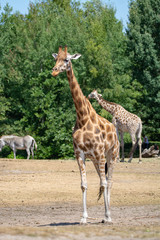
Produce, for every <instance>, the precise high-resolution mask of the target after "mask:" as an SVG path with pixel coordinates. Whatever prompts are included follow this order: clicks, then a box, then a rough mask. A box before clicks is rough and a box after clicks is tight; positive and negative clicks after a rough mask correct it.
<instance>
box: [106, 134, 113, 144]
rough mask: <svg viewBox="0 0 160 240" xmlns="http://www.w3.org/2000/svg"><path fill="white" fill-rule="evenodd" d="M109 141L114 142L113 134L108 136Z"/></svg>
mask: <svg viewBox="0 0 160 240" xmlns="http://www.w3.org/2000/svg"><path fill="white" fill-rule="evenodd" d="M107 140H108V141H109V142H111V141H112V140H113V134H112V133H109V134H107Z"/></svg>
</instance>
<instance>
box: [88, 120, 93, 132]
mask: <svg viewBox="0 0 160 240" xmlns="http://www.w3.org/2000/svg"><path fill="white" fill-rule="evenodd" d="M87 129H88V130H89V131H92V130H93V125H92V123H91V121H90V120H89V121H88V123H87Z"/></svg>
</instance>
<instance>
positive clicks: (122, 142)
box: [120, 132, 124, 162]
mask: <svg viewBox="0 0 160 240" xmlns="http://www.w3.org/2000/svg"><path fill="white" fill-rule="evenodd" d="M120 146H121V148H122V159H121V162H124V139H123V132H121V144H120Z"/></svg>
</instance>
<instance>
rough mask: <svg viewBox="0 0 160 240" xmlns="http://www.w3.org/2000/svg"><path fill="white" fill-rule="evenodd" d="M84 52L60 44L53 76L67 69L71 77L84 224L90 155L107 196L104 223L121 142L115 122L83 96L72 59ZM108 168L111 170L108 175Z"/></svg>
mask: <svg viewBox="0 0 160 240" xmlns="http://www.w3.org/2000/svg"><path fill="white" fill-rule="evenodd" d="M80 56H81V55H80V54H74V55H70V54H69V53H68V52H67V47H65V50H64V51H63V50H62V47H59V51H58V54H55V53H54V54H53V57H54V58H55V60H56V64H55V66H54V68H53V71H52V75H53V76H57V75H58V74H59V73H60V72H63V71H66V73H67V78H68V82H69V86H70V90H71V94H72V98H73V102H74V105H75V109H76V115H77V118H76V124H75V127H74V130H73V133H72V137H73V146H74V153H75V157H76V160H77V163H78V166H79V170H80V176H81V189H82V197H83V217H82V219H81V223H86V222H87V217H88V213H87V202H86V200H87V177H86V168H85V159H86V158H90V159H91V160H92V162H93V164H94V166H95V168H96V171H97V173H98V175H99V178H100V193H99V194H100V195H99V197H100V196H101V195H102V194H103V196H104V205H105V218H104V220H103V221H104V222H110V221H111V216H110V209H109V208H110V189H111V180H112V173H113V166H114V163H115V162H116V159H117V158H118V156H119V141H118V138H117V134H116V129H115V127H114V125H113V124H112V123H110V122H109V121H108V120H106V119H104V118H102V117H101V116H99V115H98V114H97V113H96V111H95V110H94V108H93V107H92V105H91V103H90V101H89V100H88V99H87V98H86V97H85V96H84V95H83V93H82V90H81V88H80V86H79V84H78V82H77V80H76V77H75V75H74V72H73V69H72V63H71V60H72V59H78V58H79V57H80ZM105 169H106V170H107V171H108V173H107V177H106V172H105Z"/></svg>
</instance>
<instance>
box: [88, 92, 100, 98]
mask: <svg viewBox="0 0 160 240" xmlns="http://www.w3.org/2000/svg"><path fill="white" fill-rule="evenodd" d="M101 96H102V95H101V94H99V93H98V92H97V90H93V91H92V92H91V93H90V94H89V95H88V98H94V99H97V98H98V97H101Z"/></svg>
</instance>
